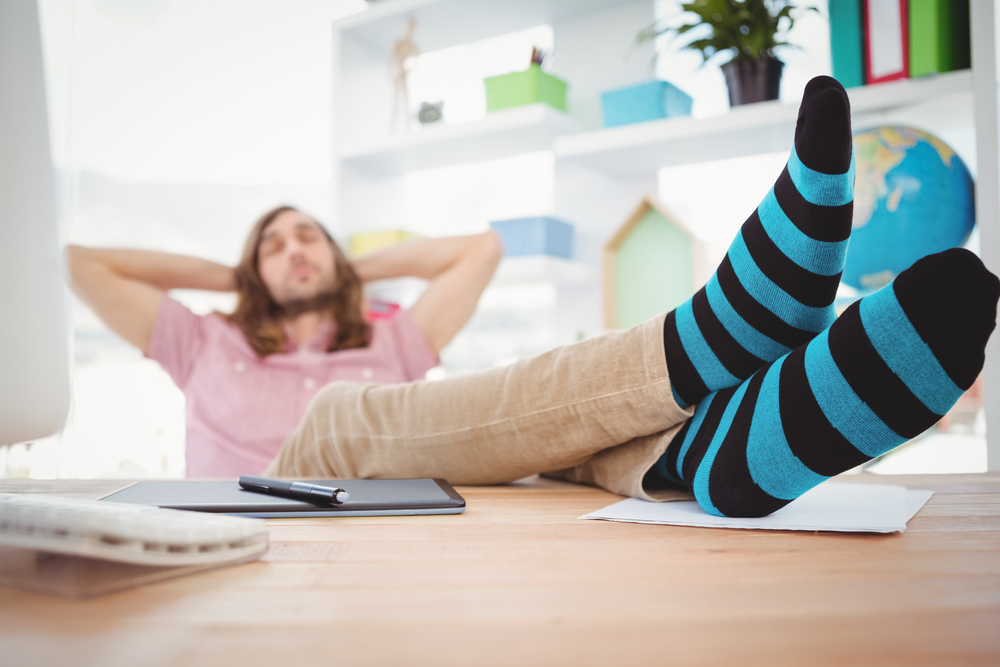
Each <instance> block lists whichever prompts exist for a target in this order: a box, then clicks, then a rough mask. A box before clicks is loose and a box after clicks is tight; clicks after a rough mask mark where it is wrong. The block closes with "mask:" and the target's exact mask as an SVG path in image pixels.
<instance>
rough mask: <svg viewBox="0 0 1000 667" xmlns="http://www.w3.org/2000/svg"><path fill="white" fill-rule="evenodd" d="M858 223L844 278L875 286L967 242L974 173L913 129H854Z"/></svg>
mask: <svg viewBox="0 0 1000 667" xmlns="http://www.w3.org/2000/svg"><path fill="white" fill-rule="evenodd" d="M854 159H855V163H856V167H857V179H856V180H855V187H854V223H853V229H852V231H851V243H850V247H849V248H848V251H847V262H846V264H845V266H844V274H843V278H842V280H843V282H844V283H846V284H847V285H850V286H851V287H854V288H856V289H860V290H864V291H868V290H876V289H879V288H880V287H883V286H884V285H886V284H888V283H889V282H890V281H892V279H893V278H895V277H896V276H897V275H898V274H899V273H900V272H901V271H903V270H904V269H906V268H908V267H909V266H910V265H911V264H913V263H914V262H915V261H917V260H918V259H920V258H921V257H924V256H925V255H930V254H932V253H936V252H940V251H942V250H947V249H948V248H954V247H958V246H962V245H964V244H965V242H966V240H968V238H969V234H970V233H972V227H973V225H974V224H975V217H976V216H975V203H974V197H973V184H972V176H971V174H969V170H968V168H966V166H965V163H963V162H962V160H961V158H959V157H958V155H957V154H956V153H955V151H954V150H952V148H951V147H949V146H948V145H947V144H945V143H944V142H943V141H941V140H940V139H938V138H937V137H935V136H933V135H930V134H928V133H926V132H923V131H921V130H916V129H913V128H909V127H876V128H874V129H870V130H862V131H859V132H857V133H856V134H855V135H854Z"/></svg>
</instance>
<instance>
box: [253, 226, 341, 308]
mask: <svg viewBox="0 0 1000 667" xmlns="http://www.w3.org/2000/svg"><path fill="white" fill-rule="evenodd" d="M257 269H258V270H259V271H260V276H261V278H262V279H263V280H264V284H265V285H267V290H268V291H269V292H270V293H271V298H273V299H274V300H275V301H276V302H277V303H278V304H279V305H282V306H287V305H288V304H291V303H295V302H300V301H306V300H309V299H312V298H315V297H317V296H319V295H322V294H329V293H331V292H333V288H334V283H335V280H336V268H335V264H334V258H333V248H332V247H331V246H330V242H329V241H327V239H326V236H325V235H324V234H323V232H322V230H320V228H319V225H317V224H316V222H315V221H314V220H313V219H312V218H310V217H309V216H307V215H304V214H302V213H299V212H298V211H285V212H283V213H280V214H279V215H278V217H276V218H275V219H274V220H273V221H272V222H271V224H269V225H268V226H267V227H266V228H265V229H264V233H263V234H261V240H260V246H259V248H258V251H257Z"/></svg>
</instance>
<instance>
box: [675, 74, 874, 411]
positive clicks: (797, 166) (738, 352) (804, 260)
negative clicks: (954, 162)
mask: <svg viewBox="0 0 1000 667" xmlns="http://www.w3.org/2000/svg"><path fill="white" fill-rule="evenodd" d="M851 146H852V145H851V112H850V104H849V101H848V98H847V93H846V92H845V91H844V88H843V87H842V86H841V85H840V84H839V83H837V81H836V80H835V79H832V78H830V77H825V76H821V77H816V78H815V79H813V80H812V81H810V82H809V84H808V85H807V86H806V89H805V94H804V95H803V98H802V104H801V106H800V107H799V117H798V122H797V124H796V127H795V146H794V148H793V149H792V153H791V156H790V157H789V158H788V163H787V165H786V167H785V169H784V170H783V171H782V172H781V176H779V177H778V180H777V182H776V183H775V184H774V187H773V188H772V189H771V191H770V192H768V193H767V196H766V197H765V198H764V200H763V201H762V202H761V204H760V206H758V207H757V210H756V211H754V212H753V214H752V215H751V216H750V217H749V218H748V219H747V221H746V222H745V223H744V224H743V227H742V228H741V230H740V233H739V234H737V236H736V239H735V240H734V241H733V243H732V245H731V246H730V248H729V251H728V253H727V254H726V257H725V259H724V260H723V261H722V264H721V265H720V266H719V268H718V270H717V271H716V273H715V275H714V276H712V278H711V279H710V280H709V281H708V284H707V285H705V287H703V288H702V289H700V290H699V291H698V292H697V293H696V294H695V295H694V297H692V298H691V299H690V300H688V301H687V302H686V303H684V304H682V305H681V306H679V307H678V308H677V309H676V310H673V311H671V312H670V313H668V314H667V317H666V322H665V326H664V331H663V344H664V348H665V350H666V355H667V368H668V370H669V372H670V380H671V384H672V386H673V390H674V398H675V400H676V401H677V403H678V404H679V405H681V406H683V407H687V406H689V405H694V404H695V403H697V402H698V401H700V400H701V399H702V398H704V397H705V396H706V395H708V394H709V393H710V392H713V391H716V390H719V389H723V388H725V387H732V386H735V385H738V384H739V383H740V382H742V381H743V380H744V379H746V378H748V377H750V376H751V375H752V374H753V373H754V372H756V371H757V369H758V368H760V367H761V366H763V365H764V364H765V363H767V362H769V361H773V360H775V359H777V358H778V357H780V356H781V355H783V354H785V353H787V352H789V351H790V350H793V349H795V348H796V347H798V346H799V345H801V344H803V343H805V342H806V341H808V340H810V339H812V338H813V337H814V336H815V335H816V334H817V333H819V332H821V331H823V330H824V329H826V328H827V327H828V326H830V323H831V322H833V320H834V318H835V315H834V312H833V305H832V304H833V300H834V297H835V296H836V294H837V286H838V284H839V283H840V274H841V272H842V270H843V267H844V257H845V254H846V251H847V242H848V239H849V238H850V235H851V215H852V212H853V198H854V159H853V154H852V148H851Z"/></svg>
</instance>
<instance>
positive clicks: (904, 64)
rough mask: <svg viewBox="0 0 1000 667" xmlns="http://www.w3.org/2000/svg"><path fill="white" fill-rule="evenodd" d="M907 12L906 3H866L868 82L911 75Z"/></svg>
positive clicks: (871, 0)
mask: <svg viewBox="0 0 1000 667" xmlns="http://www.w3.org/2000/svg"><path fill="white" fill-rule="evenodd" d="M908 9H909V3H908V1H907V0H865V22H864V23H865V46H866V47H867V48H866V49H865V83H881V82H882V81H893V80H895V79H905V78H906V77H907V76H908V74H909V71H910V45H909V23H910V22H909V17H908V14H909V12H908Z"/></svg>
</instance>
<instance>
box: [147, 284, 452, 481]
mask: <svg viewBox="0 0 1000 667" xmlns="http://www.w3.org/2000/svg"><path fill="white" fill-rule="evenodd" d="M332 332H333V325H329V326H327V327H325V328H323V329H321V330H320V331H319V332H318V333H317V335H316V337H315V338H313V339H312V340H310V341H309V342H307V343H305V344H304V345H302V346H301V347H300V346H296V345H295V343H293V342H291V341H289V345H288V348H287V349H286V351H285V352H282V353H278V354H272V355H269V356H267V357H264V358H263V359H261V358H260V357H258V356H257V354H256V353H255V352H254V351H253V349H252V348H251V347H250V344H249V343H247V341H246V338H244V336H243V333H242V332H241V331H240V329H239V328H238V327H236V326H235V325H233V324H230V323H229V322H228V321H226V320H225V319H223V318H222V317H221V316H219V315H195V314H194V313H192V312H191V311H190V310H188V309H187V308H185V307H184V306H182V305H181V304H179V303H177V302H176V301H174V300H173V299H171V298H169V297H166V296H165V297H164V298H163V302H162V305H161V306H160V312H159V314H158V315H157V317H156V324H155V325H154V327H153V336H152V339H151V340H150V343H149V351H148V353H147V356H148V357H149V358H150V359H154V360H156V361H158V362H159V363H160V365H161V366H163V368H164V370H166V371H167V373H168V374H169V375H170V377H171V378H173V380H174V382H175V383H176V384H177V386H178V387H180V389H181V391H183V392H184V397H185V399H186V403H187V408H186V413H187V446H186V457H187V476H188V477H237V476H239V475H254V474H260V473H261V472H262V471H263V470H264V468H265V467H266V466H267V464H268V463H270V461H271V459H272V458H273V457H274V455H275V454H276V453H277V452H278V448H279V447H281V443H282V442H283V441H284V439H285V437H286V436H287V435H288V434H289V433H291V432H292V430H293V429H294V428H295V427H296V425H298V423H299V420H300V419H301V418H302V416H303V415H304V414H305V412H306V408H307V407H308V406H309V402H310V401H311V400H312V398H313V396H314V395H315V394H316V392H318V391H319V390H320V388H321V387H322V386H323V385H325V384H327V383H328V382H332V381H334V380H352V381H361V382H409V381H411V380H418V379H423V377H424V374H425V373H426V372H427V371H428V370H429V369H431V368H433V367H434V366H436V365H437V363H438V361H437V359H436V358H435V356H434V354H433V353H432V352H431V350H430V348H428V346H427V341H426V340H425V339H424V336H423V334H422V333H421V332H420V330H419V329H417V326H416V325H415V324H414V323H413V320H412V319H411V318H410V314H409V313H408V312H407V311H405V310H399V311H397V312H395V313H394V315H393V316H392V317H390V318H388V319H377V320H374V321H373V322H372V340H371V344H370V345H369V346H368V347H366V348H358V349H350V350H340V351H337V352H327V351H326V344H327V341H329V337H330V335H331V333H332Z"/></svg>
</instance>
